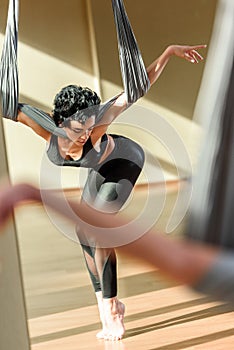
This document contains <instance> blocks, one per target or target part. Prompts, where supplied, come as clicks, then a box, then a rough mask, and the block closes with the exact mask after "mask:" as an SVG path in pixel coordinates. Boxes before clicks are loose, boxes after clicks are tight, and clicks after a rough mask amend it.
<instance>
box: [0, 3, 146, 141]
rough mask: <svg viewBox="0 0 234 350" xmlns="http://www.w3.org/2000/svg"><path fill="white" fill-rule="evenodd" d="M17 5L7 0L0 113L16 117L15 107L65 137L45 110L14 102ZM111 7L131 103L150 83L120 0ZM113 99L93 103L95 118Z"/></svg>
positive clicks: (15, 99) (128, 97)
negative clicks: (95, 105)
mask: <svg viewBox="0 0 234 350" xmlns="http://www.w3.org/2000/svg"><path fill="white" fill-rule="evenodd" d="M18 7H19V0H10V2H9V8H8V19H7V27H6V35H5V41H4V46H3V51H2V57H1V67H0V95H1V106H2V114H3V116H4V117H6V118H10V119H12V120H16V118H17V111H18V108H19V109H20V110H21V111H22V112H23V113H25V114H26V115H28V116H29V117H30V118H31V119H33V120H34V121H36V122H37V123H38V124H39V125H40V126H42V127H43V128H44V129H46V130H48V131H49V132H51V133H53V134H55V135H57V136H62V137H66V134H65V132H64V131H63V130H62V129H61V128H59V127H57V126H56V125H55V123H54V121H53V119H52V118H51V117H50V116H49V115H48V114H47V113H45V112H43V111H42V110H39V109H38V108H35V107H32V106H29V105H26V104H18V71H17V40H18ZM112 7H113V11H114V16H115V23H116V30H117V37H118V47H119V54H120V63H121V72H122V79H123V83H124V89H125V92H126V95H127V101H128V103H133V102H135V101H136V100H137V99H138V98H140V97H141V96H143V95H144V94H145V93H146V92H147V91H148V89H149V86H150V83H149V79H148V76H147V72H146V69H145V66H144V63H143V60H142V57H141V54H140V51H139V49H138V46H137V42H136V39H135V37H134V34H133V32H132V29H131V26H130V23H129V20H128V17H127V15H126V12H125V9H124V5H123V2H122V0H112ZM115 99H116V98H113V99H110V100H108V101H107V102H105V103H104V104H101V105H100V106H98V107H94V109H95V113H96V117H97V120H98V121H99V120H100V119H101V117H102V116H103V114H104V113H105V111H106V110H107V109H108V108H109V107H110V106H111V105H112V104H113V103H114V101H115ZM83 112H84V111H83ZM83 112H82V113H83Z"/></svg>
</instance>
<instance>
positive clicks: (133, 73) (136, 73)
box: [112, 0, 150, 103]
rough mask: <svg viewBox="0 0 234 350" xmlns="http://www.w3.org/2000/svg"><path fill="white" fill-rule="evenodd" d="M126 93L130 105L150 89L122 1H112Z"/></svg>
mask: <svg viewBox="0 0 234 350" xmlns="http://www.w3.org/2000/svg"><path fill="white" fill-rule="evenodd" d="M112 7H113V12H114V18H115V25H116V31H117V38H118V48H119V59H120V67H121V72H122V80H123V85H124V91H125V93H126V95H127V100H128V102H129V103H133V102H136V101H137V100H138V99H139V98H140V97H142V96H144V95H145V94H146V92H147V91H148V89H149V87H150V82H149V78H148V75H147V72H146V69H145V65H144V62H143V59H142V56H141V53H140V50H139V48H138V45H137V41H136V38H135V36H134V33H133V30H132V28H131V24H130V22H129V19H128V16H127V14H126V11H125V7H124V4H123V1H122V0H112Z"/></svg>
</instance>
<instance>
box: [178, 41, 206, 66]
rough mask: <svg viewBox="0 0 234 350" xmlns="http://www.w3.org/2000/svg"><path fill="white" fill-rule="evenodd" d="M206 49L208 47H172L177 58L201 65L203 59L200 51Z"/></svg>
mask: <svg viewBox="0 0 234 350" xmlns="http://www.w3.org/2000/svg"><path fill="white" fill-rule="evenodd" d="M206 47H207V45H195V46H189V45H172V46H171V49H172V50H173V53H174V55H175V56H177V57H181V58H184V59H186V60H187V61H189V62H191V63H199V62H200V61H202V60H203V57H202V55H201V54H200V53H199V52H198V50H200V49H205V48H206Z"/></svg>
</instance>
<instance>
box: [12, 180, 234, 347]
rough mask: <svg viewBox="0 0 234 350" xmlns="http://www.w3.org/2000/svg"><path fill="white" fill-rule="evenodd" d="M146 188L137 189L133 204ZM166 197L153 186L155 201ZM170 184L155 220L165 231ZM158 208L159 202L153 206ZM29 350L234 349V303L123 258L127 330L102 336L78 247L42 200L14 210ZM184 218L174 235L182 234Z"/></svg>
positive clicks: (172, 194) (139, 202)
mask: <svg viewBox="0 0 234 350" xmlns="http://www.w3.org/2000/svg"><path fill="white" fill-rule="evenodd" d="M144 196H145V194H144V190H143V189H139V190H136V191H135V194H134V200H135V201H136V204H135V205H136V207H137V206H139V205H140V206H141V205H142V201H143V198H145V197H144ZM160 196H161V193H160V189H157V188H156V189H155V203H157V199H158V198H159V197H160ZM175 198H176V188H173V187H172V188H170V189H169V191H168V195H167V201H166V205H165V208H164V210H163V212H162V215H161V216H160V218H159V220H158V221H157V223H156V225H157V227H160V229H163V228H164V226H165V225H166V223H167V219H168V215H169V214H170V212H171V208H172V206H173V204H174V203H175ZM152 210H154V208H152ZM16 221H17V228H18V237H19V244H20V253H21V261H22V270H23V277H24V285H25V294H26V304H27V311H28V319H29V320H28V324H29V331H30V337H31V344H32V350H55V349H56V350H60V349H61V350H77V349H89V350H92V349H96V350H98V349H100V350H101V349H102V350H104V349H105V350H110V349H111V350H114V349H115V350H122V349H126V350H131V349H134V350H138V349H143V350H153V349H157V350H179V349H190V350H191V349H203V350H209V349H215V350H219V349H220V350H221V349H222V350H227V349H230V350H231V349H233V348H234V309H233V308H232V307H231V306H230V305H225V304H222V303H217V302H213V301H210V300H209V299H208V298H206V297H205V296H203V295H199V294H196V293H195V292H193V291H191V290H190V289H188V288H187V287H185V286H181V285H176V284H175V283H171V282H168V281H166V280H164V278H163V277H162V276H161V275H160V274H159V272H158V271H157V270H154V269H152V267H149V266H148V265H147V264H142V263H140V262H139V261H138V260H137V259H135V260H133V259H131V260H129V259H128V258H126V257H122V256H120V257H119V259H118V260H119V265H118V270H119V297H120V298H121V300H123V302H124V303H125V304H126V318H125V325H126V335H125V337H124V339H123V340H122V341H120V342H110V341H102V340H97V339H96V337H95V334H96V333H97V331H98V330H99V329H100V323H99V320H98V312H97V307H96V304H95V298H94V295H93V291H92V288H91V286H90V282H89V277H88V275H87V272H86V269H85V266H84V262H83V258H82V253H81V249H80V247H79V245H78V244H76V243H74V242H73V241H71V240H69V239H67V238H66V237H65V236H64V235H63V234H61V233H60V232H59V231H58V229H57V228H56V227H54V225H53V224H52V222H51V221H50V219H49V217H48V215H47V214H46V212H45V210H44V209H43V208H42V207H41V206H40V205H30V206H27V208H20V209H19V210H18V211H17V213H16ZM185 221H186V220H184V221H183V222H182V224H181V225H180V226H179V227H178V228H177V230H176V231H175V233H174V236H176V235H178V234H183V230H184V226H185V224H186V222H185Z"/></svg>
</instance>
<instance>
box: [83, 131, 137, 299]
mask: <svg viewBox="0 0 234 350" xmlns="http://www.w3.org/2000/svg"><path fill="white" fill-rule="evenodd" d="M112 137H113V138H114V141H115V148H114V150H113V152H112V153H111V155H110V156H108V157H107V159H106V160H105V161H104V162H103V163H101V164H100V165H99V166H98V167H96V168H95V169H91V170H90V171H89V175H88V178H87V181H86V184H85V187H84V190H83V193H82V201H85V202H86V203H88V204H90V205H92V206H94V207H95V208H97V209H99V210H102V211H107V212H109V209H110V207H111V208H112V209H111V211H112V212H113V211H114V212H118V211H119V210H120V208H121V207H122V206H123V205H124V203H125V202H126V200H127V199H128V197H129V195H130V193H131V191H132V189H133V187H134V185H135V182H136V180H137V179H138V177H139V175H140V173H141V170H142V167H143V164H144V152H143V150H142V148H141V147H140V146H139V145H138V144H137V143H135V142H134V141H132V140H130V139H127V138H125V137H122V136H117V135H112ZM77 235H78V237H79V240H80V243H81V246H82V249H83V253H84V257H85V261H86V265H87V268H88V271H89V274H90V277H91V281H92V284H93V287H94V290H95V292H99V291H102V294H103V298H112V297H115V296H116V295H117V274H116V254H115V250H114V249H113V248H102V247H99V246H98V244H97V243H96V242H95V241H94V240H93V239H92V238H91V237H88V236H86V235H85V233H84V232H81V230H79V229H77Z"/></svg>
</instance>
